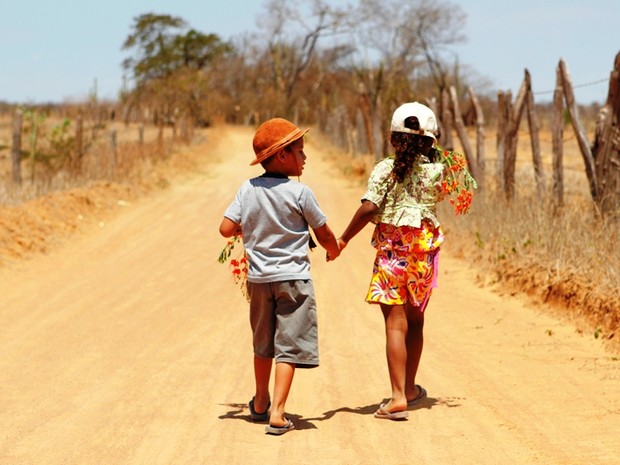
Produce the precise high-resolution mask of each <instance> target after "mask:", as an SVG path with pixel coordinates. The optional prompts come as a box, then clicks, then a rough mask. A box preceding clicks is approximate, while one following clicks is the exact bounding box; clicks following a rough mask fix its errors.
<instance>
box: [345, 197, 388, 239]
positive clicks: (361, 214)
mask: <svg viewBox="0 0 620 465" xmlns="http://www.w3.org/2000/svg"><path fill="white" fill-rule="evenodd" d="M378 209H379V207H378V206H377V205H375V204H374V203H372V202H371V201H370V200H363V201H362V204H361V205H360V207H359V208H358V209H357V211H356V212H355V214H354V215H353V218H351V222H350V223H349V226H347V229H345V230H344V232H343V233H342V236H340V237H339V238H338V246H339V247H340V250H342V249H344V248H345V247H346V246H347V244H348V242H349V241H350V240H351V239H353V238H354V237H355V236H356V234H357V233H358V232H360V231H361V230H362V229H364V226H366V225H367V224H368V223H369V222H370V220H372V217H373V216H374V215H375V213H376V212H377V210H378Z"/></svg>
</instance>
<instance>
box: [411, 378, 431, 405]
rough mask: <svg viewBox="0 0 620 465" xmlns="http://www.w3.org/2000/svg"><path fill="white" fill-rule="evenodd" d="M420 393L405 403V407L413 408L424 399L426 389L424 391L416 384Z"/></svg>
mask: <svg viewBox="0 0 620 465" xmlns="http://www.w3.org/2000/svg"><path fill="white" fill-rule="evenodd" d="M416 386H417V387H418V389H419V390H420V392H419V393H418V395H417V396H415V397H414V398H413V399H411V400H408V401H407V407H415V406H416V405H417V404H418V403H420V401H421V400H422V399H424V398H425V397H426V395H427V393H426V389H424V388H423V387H422V386H420V385H419V384H416Z"/></svg>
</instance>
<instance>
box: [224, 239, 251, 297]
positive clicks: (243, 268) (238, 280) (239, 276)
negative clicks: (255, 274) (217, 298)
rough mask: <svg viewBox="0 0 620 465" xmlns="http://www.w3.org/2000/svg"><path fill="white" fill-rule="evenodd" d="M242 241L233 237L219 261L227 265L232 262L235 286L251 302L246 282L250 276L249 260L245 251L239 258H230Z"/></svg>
mask: <svg viewBox="0 0 620 465" xmlns="http://www.w3.org/2000/svg"><path fill="white" fill-rule="evenodd" d="M240 241H241V237H240V236H233V237H232V239H229V241H228V242H227V243H226V245H225V246H224V248H223V249H222V251H221V252H220V256H219V258H218V259H217V261H218V262H220V263H226V262H227V261H229V260H230V268H231V272H232V276H233V279H234V280H235V284H237V285H238V286H239V288H240V289H241V293H242V294H243V295H244V297H245V298H246V299H248V300H249V296H248V294H247V290H246V286H245V283H246V280H247V276H248V258H247V256H246V254H245V250H243V251H242V252H241V253H240V254H239V255H238V256H237V258H230V256H231V255H232V252H233V249H234V248H235V244H237V243H238V242H240Z"/></svg>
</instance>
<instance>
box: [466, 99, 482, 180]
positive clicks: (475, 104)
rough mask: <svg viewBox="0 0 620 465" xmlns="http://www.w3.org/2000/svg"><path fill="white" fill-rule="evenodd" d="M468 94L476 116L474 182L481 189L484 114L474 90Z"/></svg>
mask: <svg viewBox="0 0 620 465" xmlns="http://www.w3.org/2000/svg"><path fill="white" fill-rule="evenodd" d="M468 92H469V97H470V99H471V103H472V106H473V107H474V112H475V114H476V163H477V164H478V166H477V168H476V171H477V174H478V177H477V178H476V181H477V183H478V187H479V188H482V187H483V186H484V171H485V160H484V158H485V156H484V155H485V154H484V114H483V112H482V107H481V106H480V102H479V101H478V96H477V95H476V93H475V92H474V89H472V88H471V87H470V88H469V90H468Z"/></svg>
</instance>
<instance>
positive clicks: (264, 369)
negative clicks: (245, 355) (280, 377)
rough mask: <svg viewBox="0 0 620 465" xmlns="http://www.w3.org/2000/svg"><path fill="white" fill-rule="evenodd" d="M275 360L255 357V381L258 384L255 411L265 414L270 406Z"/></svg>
mask: <svg viewBox="0 0 620 465" xmlns="http://www.w3.org/2000/svg"><path fill="white" fill-rule="evenodd" d="M272 362H273V359H271V358H262V357H259V356H258V355H254V380H255V382H256V394H255V395H254V409H255V410H256V411H257V412H259V413H263V412H265V411H267V406H268V405H269V378H270V376H271V365H272Z"/></svg>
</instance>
